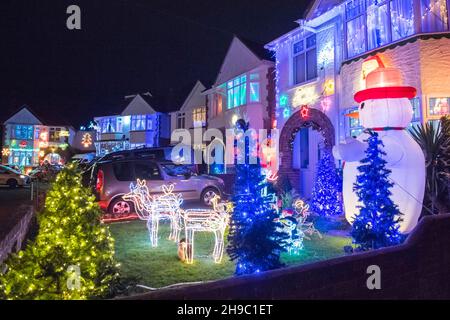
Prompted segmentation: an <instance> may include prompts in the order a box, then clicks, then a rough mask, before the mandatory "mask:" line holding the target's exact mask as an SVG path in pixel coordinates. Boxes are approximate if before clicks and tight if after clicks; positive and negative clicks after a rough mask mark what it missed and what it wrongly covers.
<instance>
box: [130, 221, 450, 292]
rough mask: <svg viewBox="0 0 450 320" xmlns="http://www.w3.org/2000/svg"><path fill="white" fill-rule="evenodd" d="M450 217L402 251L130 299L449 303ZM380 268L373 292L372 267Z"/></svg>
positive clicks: (422, 229) (425, 225)
mask: <svg viewBox="0 0 450 320" xmlns="http://www.w3.org/2000/svg"><path fill="white" fill-rule="evenodd" d="M449 248H450V214H446V215H439V216H429V217H425V218H424V219H422V220H421V222H420V223H419V225H418V226H417V227H416V229H415V230H414V231H413V233H412V234H411V235H410V236H409V238H408V239H407V240H406V242H405V243H404V244H402V245H400V246H397V247H391V248H385V249H380V250H376V251H371V252H365V253H357V254H353V255H348V256H344V257H340V258H336V259H330V260H326V261H321V262H317V263H313V264H308V265H302V266H296V267H290V268H284V269H279V270H274V271H270V272H265V273H261V274H257V275H251V276H242V277H234V278H229V279H224V280H219V281H215V282H210V283H206V284H200V285H192V286H184V287H177V288H170V289H162V290H159V291H154V292H150V293H146V294H142V295H138V296H133V297H129V298H128V299H167V300H168V299H180V300H181V299H185V300H186V299H206V300H208V299H209V300H211V299H226V300H228V299H450V249H449ZM371 265H377V266H379V267H380V270H381V289H380V290H377V289H374V290H369V289H368V288H367V285H366V282H367V279H368V278H369V277H370V274H367V268H368V267H369V266H371Z"/></svg>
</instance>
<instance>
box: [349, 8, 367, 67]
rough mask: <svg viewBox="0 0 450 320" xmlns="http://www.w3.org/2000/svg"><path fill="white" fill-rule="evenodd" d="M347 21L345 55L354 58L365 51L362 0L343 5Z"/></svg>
mask: <svg viewBox="0 0 450 320" xmlns="http://www.w3.org/2000/svg"><path fill="white" fill-rule="evenodd" d="M345 12H346V19H347V55H348V57H349V58H350V57H353V56H356V55H358V54H360V53H363V52H364V51H366V30H365V17H364V0H353V1H349V2H347V4H346V5H345Z"/></svg>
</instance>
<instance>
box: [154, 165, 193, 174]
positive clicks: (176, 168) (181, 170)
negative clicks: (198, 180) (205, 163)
mask: <svg viewBox="0 0 450 320" xmlns="http://www.w3.org/2000/svg"><path fill="white" fill-rule="evenodd" d="M161 166H162V168H163V170H164V172H165V173H166V174H167V175H169V176H171V177H184V176H186V175H193V174H194V172H195V170H194V168H193V167H192V166H188V165H177V164H162V165H161Z"/></svg>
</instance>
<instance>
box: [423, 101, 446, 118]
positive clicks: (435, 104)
mask: <svg viewBox="0 0 450 320" xmlns="http://www.w3.org/2000/svg"><path fill="white" fill-rule="evenodd" d="M449 104H450V98H430V100H429V105H428V115H429V116H445V115H447V114H450V109H449Z"/></svg>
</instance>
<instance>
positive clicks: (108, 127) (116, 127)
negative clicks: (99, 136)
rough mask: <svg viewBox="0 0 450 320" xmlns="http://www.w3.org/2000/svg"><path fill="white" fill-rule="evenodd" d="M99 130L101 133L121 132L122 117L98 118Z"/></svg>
mask: <svg viewBox="0 0 450 320" xmlns="http://www.w3.org/2000/svg"><path fill="white" fill-rule="evenodd" d="M100 130H101V132H102V133H118V132H122V118H117V117H113V118H104V119H101V120H100Z"/></svg>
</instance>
